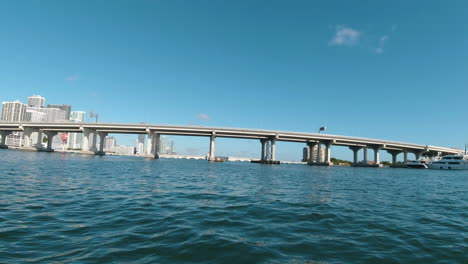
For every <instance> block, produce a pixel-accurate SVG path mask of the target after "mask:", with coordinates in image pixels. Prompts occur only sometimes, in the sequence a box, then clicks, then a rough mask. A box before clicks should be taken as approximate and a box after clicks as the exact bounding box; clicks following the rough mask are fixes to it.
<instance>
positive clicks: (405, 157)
mask: <svg viewBox="0 0 468 264" xmlns="http://www.w3.org/2000/svg"><path fill="white" fill-rule="evenodd" d="M403 155H404V156H403V162H404V163H405V164H406V163H408V151H407V150H405V151H403Z"/></svg>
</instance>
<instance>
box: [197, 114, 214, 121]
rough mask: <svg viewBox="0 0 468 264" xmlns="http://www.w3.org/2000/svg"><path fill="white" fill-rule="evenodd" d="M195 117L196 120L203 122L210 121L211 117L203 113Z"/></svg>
mask: <svg viewBox="0 0 468 264" xmlns="http://www.w3.org/2000/svg"><path fill="white" fill-rule="evenodd" d="M195 117H196V118H197V119H199V120H203V121H208V120H211V117H210V116H209V115H207V114H203V113H201V114H198V115H196V116H195Z"/></svg>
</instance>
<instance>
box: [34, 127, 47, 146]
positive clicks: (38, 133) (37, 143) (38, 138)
mask: <svg viewBox="0 0 468 264" xmlns="http://www.w3.org/2000/svg"><path fill="white" fill-rule="evenodd" d="M46 135H47V134H46ZM47 142H49V137H47ZM34 147H35V148H37V149H42V130H38V131H37V141H36V144H35V145H34Z"/></svg>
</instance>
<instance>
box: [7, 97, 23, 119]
mask: <svg viewBox="0 0 468 264" xmlns="http://www.w3.org/2000/svg"><path fill="white" fill-rule="evenodd" d="M26 108H27V105H26V104H23V103H21V102H20V101H18V100H17V101H14V102H2V118H1V120H2V121H25V118H26Z"/></svg>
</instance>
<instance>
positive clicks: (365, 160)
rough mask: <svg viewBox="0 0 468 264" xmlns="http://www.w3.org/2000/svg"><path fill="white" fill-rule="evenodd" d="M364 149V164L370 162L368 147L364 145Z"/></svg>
mask: <svg viewBox="0 0 468 264" xmlns="http://www.w3.org/2000/svg"><path fill="white" fill-rule="evenodd" d="M363 150H364V164H367V163H368V160H367V147H364V148H363Z"/></svg>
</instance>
